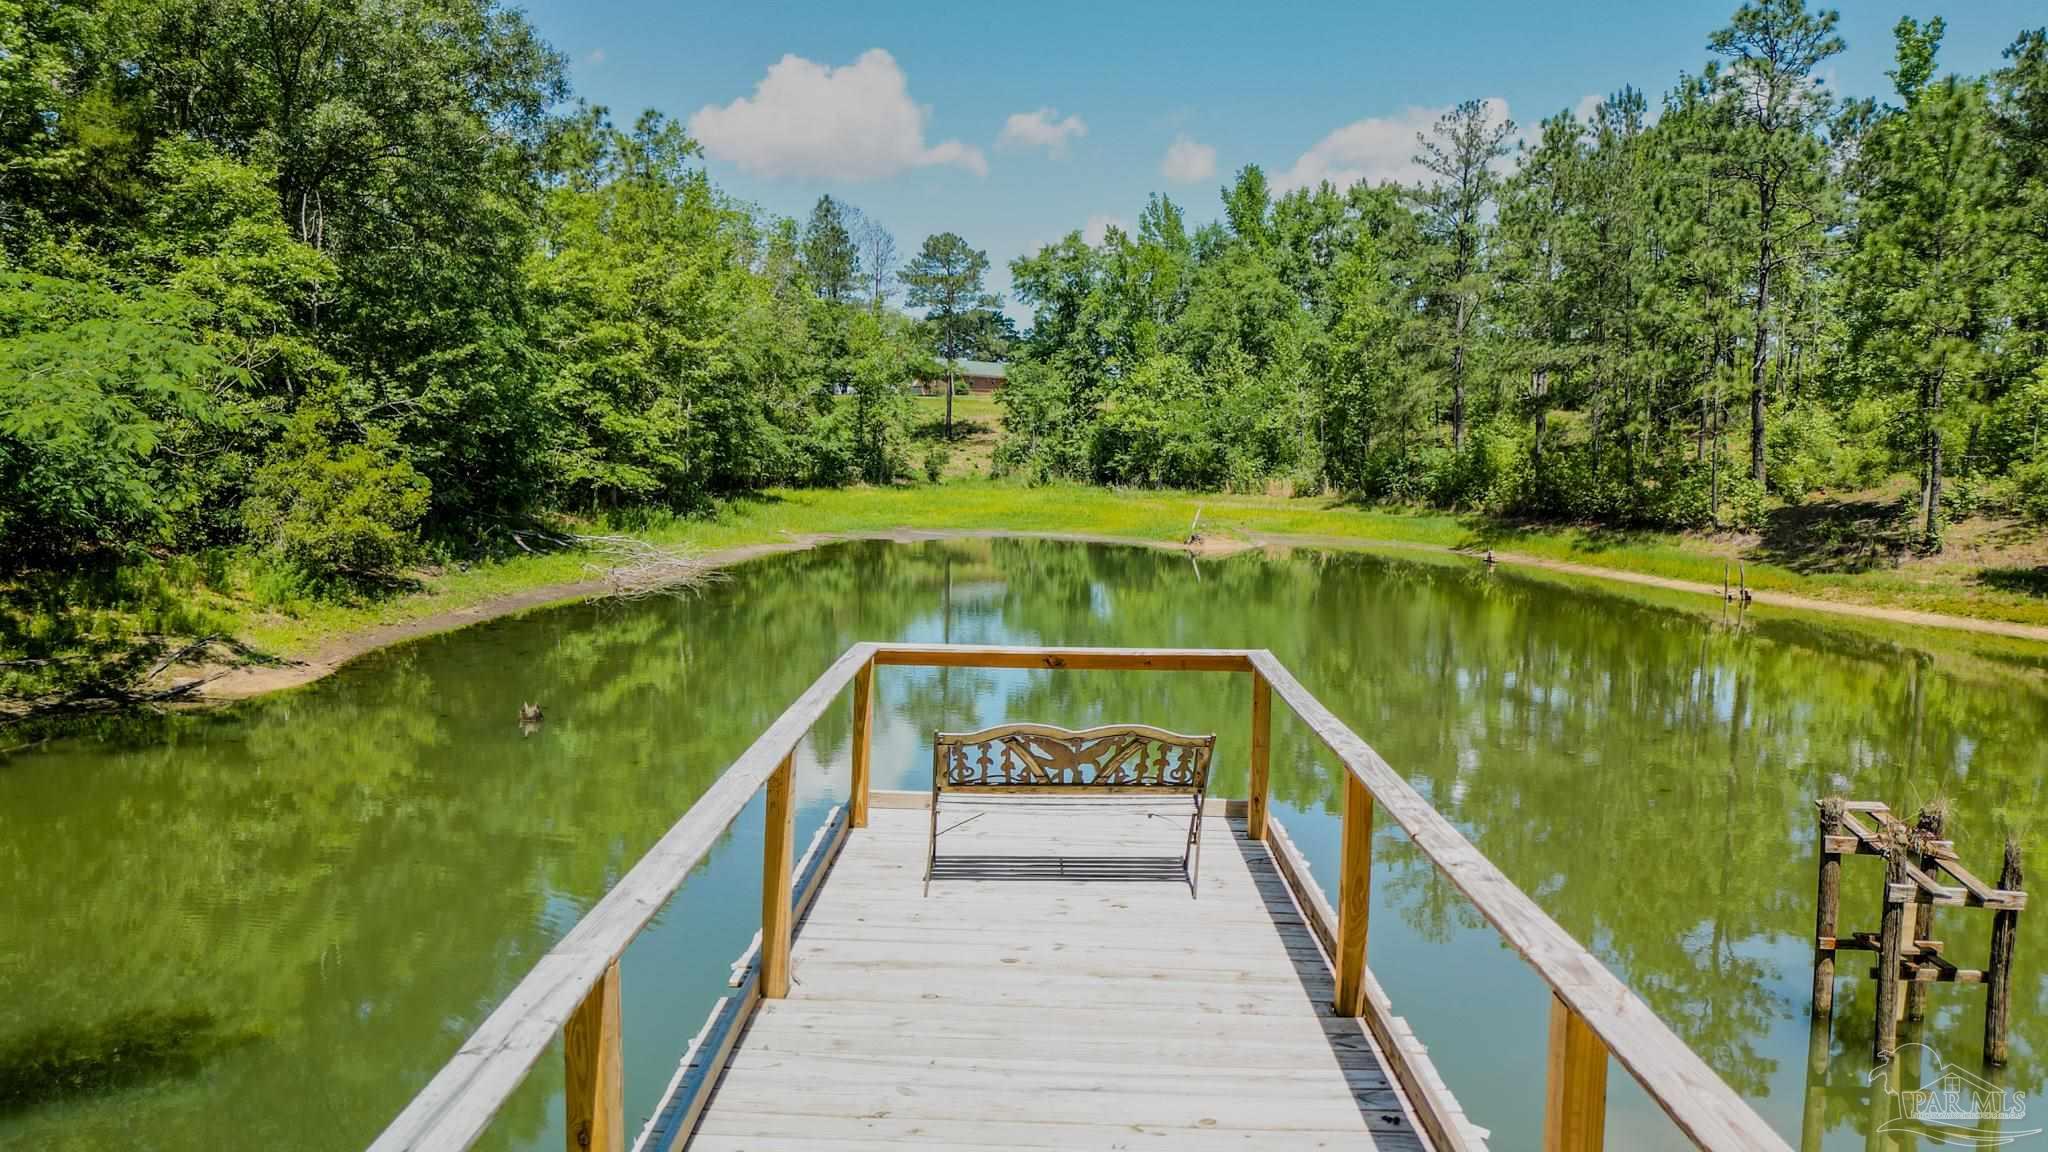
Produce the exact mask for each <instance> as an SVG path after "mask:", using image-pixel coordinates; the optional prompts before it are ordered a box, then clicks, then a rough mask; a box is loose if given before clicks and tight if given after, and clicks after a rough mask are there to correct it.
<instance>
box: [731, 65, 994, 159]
mask: <svg viewBox="0 0 2048 1152" xmlns="http://www.w3.org/2000/svg"><path fill="white" fill-rule="evenodd" d="M930 116H931V109H930V108H928V107H925V106H924V105H921V104H918V103H917V102H916V101H914V100H912V99H911V98H910V85H909V83H908V81H907V80H905V78H904V75H903V69H901V68H899V67H897V65H896V58H895V57H893V56H891V55H889V54H888V53H887V52H885V51H883V50H882V49H880V48H870V49H868V50H867V51H866V52H863V53H862V54H861V56H860V59H858V60H855V61H854V62H853V63H851V64H846V65H842V66H841V67H838V68H833V67H829V66H827V65H824V64H818V63H814V62H812V61H810V60H806V59H804V58H803V57H801V56H796V55H789V56H784V57H783V58H782V59H780V60H778V61H776V62H775V63H774V64H773V65H772V66H770V67H769V69H768V74H767V75H766V76H764V77H762V79H761V82H760V83H759V84H757V85H755V86H754V94H753V96H752V97H745V96H743V97H741V98H739V99H737V100H734V101H733V102H732V103H730V104H727V105H725V106H723V107H720V106H718V105H715V104H707V105H705V106H704V107H702V108H699V109H698V110H697V112H696V114H695V115H693V116H691V117H690V135H692V136H695V137H696V138H697V139H698V140H699V141H701V142H702V143H703V145H704V151H705V152H706V153H708V154H709V155H711V156H713V157H715V158H717V159H720V160H729V161H731V162H732V163H734V164H737V165H739V166H740V167H741V168H744V169H746V170H747V171H749V172H752V173H754V174H755V175H758V176H766V177H769V178H771V179H806V178H808V179H816V180H843V181H847V182H854V181H861V180H882V179H886V178H888V177H890V176H894V175H896V174H897V173H899V172H903V171H906V170H908V169H911V168H929V167H934V166H947V165H950V166H953V167H958V168H965V169H967V170H968V171H969V172H972V173H974V174H975V175H977V176H986V175H988V160H987V159H986V158H985V157H983V156H982V154H981V149H979V148H975V147H973V146H971V145H967V144H962V143H961V142H960V141H958V140H944V141H941V142H939V143H937V144H933V145H930V146H927V145H926V144H925V142H924V129H925V121H926V120H927V119H928V118H929V117H930Z"/></svg>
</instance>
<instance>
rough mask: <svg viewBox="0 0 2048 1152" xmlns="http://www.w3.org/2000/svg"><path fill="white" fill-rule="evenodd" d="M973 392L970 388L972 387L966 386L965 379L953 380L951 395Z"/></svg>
mask: <svg viewBox="0 0 2048 1152" xmlns="http://www.w3.org/2000/svg"><path fill="white" fill-rule="evenodd" d="M973 394H974V389H972V388H969V387H968V386H967V381H965V380H955V381H954V382H953V395H955V396H971V395H973Z"/></svg>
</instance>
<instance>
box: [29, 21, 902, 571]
mask: <svg viewBox="0 0 2048 1152" xmlns="http://www.w3.org/2000/svg"><path fill="white" fill-rule="evenodd" d="M0 205H4V210H0V389H4V404H0V558H4V559H5V560H6V562H7V563H8V564H9V565H10V566H20V565H29V566H42V567H62V566H64V565H67V564H73V563H78V562H83V561H85V560H88V559H91V558H95V557H105V556H107V555H110V554H111V555H120V554H124V553H131V552H135V551H136V550H141V551H144V552H156V553H162V552H188V553H197V552H200V551H202V550H205V549H212V548H220V547H228V548H234V549H241V550H245V551H246V552H248V553H250V554H252V555H259V556H266V557H270V558H271V559H272V560H274V561H275V563H276V565H277V566H279V567H280V568H283V569H289V570H291V571H294V572H298V573H300V574H302V575H304V576H305V577H307V578H309V579H312V580H316V581H318V580H343V581H349V580H357V579H360V578H366V577H376V576H381V575H386V574H389V573H391V572H393V571H394V570H397V569H398V568H400V567H401V566H403V565H404V564H406V563H408V562H409V561H412V560H414V559H417V558H418V557H419V556H420V555H421V553H422V548H423V546H424V545H427V544H432V543H438V544H439V545H441V546H442V547H444V548H445V549H447V550H450V551H453V552H456V553H463V552H470V553H474V552H479V551H488V550H490V549H491V548H493V547H496V546H500V545H502V544H503V542H504V538H505V534H506V533H507V532H509V531H511V530H514V529H517V528H518V527H519V526H521V525H522V524H523V523H525V522H527V521H528V520H529V518H531V517H532V516H534V515H535V514H536V513H539V512H543V511H553V510H561V511H570V512H584V513H608V512H617V511H621V510H630V509H646V508H659V509H664V510H673V511H679V512H689V511H693V510H696V509H700V508H703V507H705V506H706V504H707V502H708V501H710V500H712V499H714V498H715V497H717V496H718V495H719V494H721V493H729V492H736V491H742V490H746V489H750V488H756V487H760V486H763V485H769V484H838V483H844V482H848V481H851V480H856V479H861V480H868V481H873V482H886V481H888V480H890V479H892V478H894V477H895V476H897V475H898V474H900V473H903V472H905V471H907V469H908V467H909V464H908V461H907V458H906V457H907V453H908V431H909V419H910V401H909V398H908V396H907V395H906V394H905V385H906V384H907V383H908V382H909V381H910V379H911V377H912V374H913V370H914V369H916V368H918V367H920V366H921V365H922V364H923V363H924V362H925V361H926V360H927V359H928V357H927V356H926V354H925V353H924V352H923V350H922V349H923V348H924V346H925V343H926V342H925V341H924V340H923V338H922V334H921V333H920V332H918V331H917V330H916V329H915V327H914V324H915V322H914V321H913V320H912V319H911V318H910V317H908V316H906V315H905V314H903V313H902V312H900V311H897V310H895V309H893V308H889V307H886V304H887V302H888V299H889V296H890V295H891V293H892V292H893V291H894V280H893V272H894V268H895V262H896V257H895V255H894V241H893V239H892V238H891V237H889V235H888V234H887V232H885V231H883V230H882V229H880V228H879V227H877V226H875V225H873V224H871V223H868V222H865V221H863V220H862V219H861V217H860V214H859V212H858V211H857V210H855V209H853V208H852V207H851V206H849V205H844V204H841V203H839V202H837V201H834V200H832V199H831V198H830V197H827V198H825V199H824V200H821V201H820V202H819V205H818V210H817V212H815V213H814V214H813V216H812V218H811V219H810V220H809V221H807V222H804V223H801V224H800V223H798V222H797V221H793V220H788V219H782V218H776V217H772V216H768V215H765V214H763V213H761V212H759V211H757V210H755V209H753V208H752V207H751V206H749V205H745V204H742V203H738V202H736V201H734V200H732V199H731V198H730V197H727V196H725V195H723V194H721V193H720V192H719V191H718V189H717V188H715V187H714V186H713V185H712V184H711V182H710V180H709V179H708V178H707V176H706V174H705V172H704V170H703V167H702V165H701V163H700V162H699V158H698V147H697V145H696V143H695V142H694V141H692V140H691V139H690V138H689V137H688V136H687V135H686V134H685V133H684V132H683V131H682V129H681V128H680V127H679V126H678V125H677V124H675V123H674V122H672V121H670V120H669V119H667V118H666V117H664V116H662V115H661V114H659V113H656V112H647V113H644V114H642V115H640V116H639V117H637V118H636V119H635V120H634V121H633V122H632V123H631V124H630V126H626V125H621V124H619V123H615V122H614V121H613V119H612V118H611V116H610V115H609V114H608V113H607V112H606V110H605V109H602V108H597V107H591V106H588V105H585V104H581V103H577V102H575V101H573V100H572V99H571V93H570V92H569V89H568V85H567V83H566V81H565V79H564V67H563V60H562V58H561V57H560V55H559V54H557V53H556V52H555V51H554V50H553V49H551V48H550V47H549V46H548V45H547V44H545V43H543V42H542V41H541V39H540V38H539V37H538V36H537V35H536V34H535V32H534V31H533V29H532V28H531V27H530V26H529V25H528V24H527V23H526V21H525V20H524V18H523V17H521V16H520V15H519V14H518V13H517V12H516V10H514V9H512V8H509V7H506V6H503V5H500V4H497V3H494V2H491V0H399V2H397V3H392V4H376V5H368V4H361V3H355V2H352V0H299V2H292V3H266V2H261V0H205V2H199V0H116V2H112V3H103V4H76V3H64V2H60V0H5V2H0Z"/></svg>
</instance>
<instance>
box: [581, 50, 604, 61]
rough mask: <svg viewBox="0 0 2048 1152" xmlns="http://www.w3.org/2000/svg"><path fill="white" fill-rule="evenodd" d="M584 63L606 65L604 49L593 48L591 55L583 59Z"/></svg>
mask: <svg viewBox="0 0 2048 1152" xmlns="http://www.w3.org/2000/svg"><path fill="white" fill-rule="evenodd" d="M583 62H584V63H585V64H602V63H604V49H602V48H592V49H591V50H590V54H589V55H587V56H585V57H584V58H583Z"/></svg>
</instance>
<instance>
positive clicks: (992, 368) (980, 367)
mask: <svg viewBox="0 0 2048 1152" xmlns="http://www.w3.org/2000/svg"><path fill="white" fill-rule="evenodd" d="M941 363H943V361H941ZM954 363H955V364H956V365H957V366H958V367H956V368H955V369H954V370H955V371H957V372H958V373H960V375H962V376H992V377H994V378H996V379H997V380H1001V379H1004V374H1005V371H1006V370H1007V368H1008V367H1009V366H1008V365H1006V364H1001V363H998V362H996V361H994V360H956V361H954Z"/></svg>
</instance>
